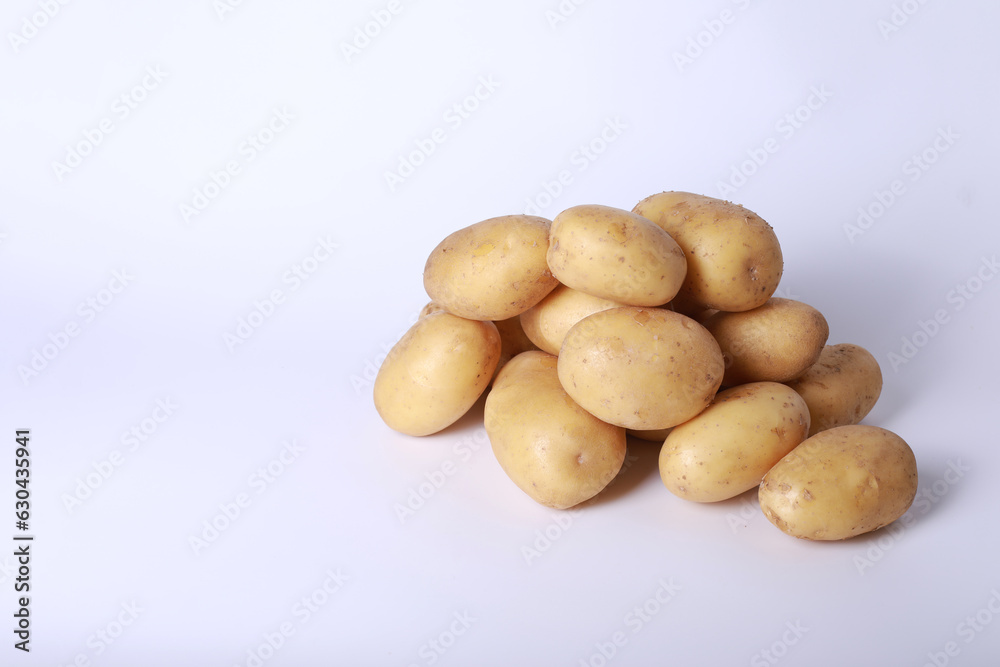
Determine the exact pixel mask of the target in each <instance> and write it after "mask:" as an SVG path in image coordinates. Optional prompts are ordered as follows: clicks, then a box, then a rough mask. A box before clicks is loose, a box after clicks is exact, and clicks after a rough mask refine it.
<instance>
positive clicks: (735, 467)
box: [660, 382, 809, 503]
mask: <svg viewBox="0 0 1000 667" xmlns="http://www.w3.org/2000/svg"><path fill="white" fill-rule="evenodd" d="M808 432H809V408H808V406H806V402H805V401H804V400H802V397H801V396H799V395H798V394H796V393H795V392H794V391H792V390H791V389H790V388H788V387H786V386H785V385H783V384H778V383H777V382H754V383H750V384H744V385H740V386H739V387H733V388H732V389H727V390H725V391H720V392H719V393H718V394H717V395H716V397H715V400H714V401H712V405H710V406H708V408H707V409H705V411H704V412H702V413H701V414H699V415H698V416H697V417H694V418H693V419H691V420H689V421H686V422H684V423H683V424H681V425H679V426H677V427H675V428H674V430H673V431H671V432H670V435H668V436H667V439H666V442H664V443H663V448H662V449H661V450H660V479H661V480H663V484H664V486H666V487H667V489H669V490H670V491H671V492H672V493H673V494H674V495H676V496H679V497H681V498H684V499H685V500H692V501H695V502H700V503H713V502H717V501H720V500H726V499H727V498H733V497H734V496H738V495H739V494H741V493H743V492H744V491H748V490H750V489H752V488H754V487H755V486H757V485H758V484H760V480H761V479H762V478H763V477H764V475H765V474H766V473H767V471H768V470H770V469H771V467H772V466H773V465H774V464H775V463H777V462H778V461H779V460H780V459H781V457H783V456H785V455H786V454H788V452H790V451H792V449H794V448H795V446H796V445H798V444H799V443H801V442H802V441H803V440H805V438H806V434H807V433H808Z"/></svg>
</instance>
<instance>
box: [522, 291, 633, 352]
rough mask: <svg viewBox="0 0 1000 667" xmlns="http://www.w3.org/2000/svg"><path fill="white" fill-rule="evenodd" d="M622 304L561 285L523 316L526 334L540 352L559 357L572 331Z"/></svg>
mask: <svg viewBox="0 0 1000 667" xmlns="http://www.w3.org/2000/svg"><path fill="white" fill-rule="evenodd" d="M621 305H622V304H620V303H617V302H615V301H609V300H608V299H602V298H601V297H599V296H593V295H591V294H587V293H586V292H581V291H580V290H575V289H573V288H572V287H567V286H566V285H562V284H560V285H559V286H558V287H556V288H555V289H554V290H552V291H551V292H549V294H548V296H546V297H545V298H544V299H542V300H541V301H539V302H538V303H537V304H536V305H535V306H533V307H531V308H529V309H528V310H526V311H524V312H523V313H521V315H520V317H521V326H522V327H523V328H524V333H525V335H527V336H528V338H529V339H531V341H532V342H534V344H535V345H537V346H538V347H539V348H540V349H542V350H545V351H546V352H548V353H549V354H559V348H561V347H562V342H563V339H564V338H566V333H567V332H568V331H569V330H570V328H571V327H572V326H573V325H574V324H576V323H577V322H579V321H580V320H582V319H583V318H585V317H587V316H588V315H593V314H594V313H599V312H601V311H602V310H609V309H611V308H618V307H619V306H621Z"/></svg>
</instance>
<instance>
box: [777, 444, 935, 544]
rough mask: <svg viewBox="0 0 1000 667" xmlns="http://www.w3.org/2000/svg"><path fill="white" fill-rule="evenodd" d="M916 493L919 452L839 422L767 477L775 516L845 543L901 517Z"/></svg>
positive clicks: (787, 529)
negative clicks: (915, 452)
mask: <svg viewBox="0 0 1000 667" xmlns="http://www.w3.org/2000/svg"><path fill="white" fill-rule="evenodd" d="M916 493H917V462H916V459H915V458H914V456H913V450H911V449H910V447H909V445H907V444H906V442H905V441H904V440H903V439H902V438H900V437H899V436H898V435H896V434H895V433H893V432H891V431H888V430H886V429H883V428H879V427H877V426H862V425H851V426H838V427H835V428H831V429H828V430H826V431H821V432H820V433H817V434H816V435H814V436H812V437H810V438H807V439H806V440H805V441H804V442H802V444H800V445H799V446H798V447H796V448H795V449H793V450H792V451H791V452H790V453H789V454H788V455H787V456H785V457H784V458H783V459H781V460H780V461H778V463H776V464H775V466H774V467H773V468H771V470H769V471H768V473H767V474H766V475H765V476H764V480H763V481H762V482H761V485H760V490H759V491H758V496H759V498H760V508H761V510H762V511H763V512H764V516H766V517H767V519H768V521H770V522H771V523H773V524H774V525H775V526H777V527H778V528H779V529H780V530H781V531H782V532H784V533H786V534H788V535H791V536H792V537H799V538H804V539H809V540H843V539H847V538H849V537H854V536H856V535H861V534H863V533H867V532H870V531H873V530H876V529H878V528H881V527H882V526H885V525H887V524H890V523H892V522H893V521H895V520H896V519H898V518H899V517H901V516H902V515H903V514H904V513H905V512H906V510H907V509H909V507H910V505H911V504H912V503H913V499H914V497H915V496H916Z"/></svg>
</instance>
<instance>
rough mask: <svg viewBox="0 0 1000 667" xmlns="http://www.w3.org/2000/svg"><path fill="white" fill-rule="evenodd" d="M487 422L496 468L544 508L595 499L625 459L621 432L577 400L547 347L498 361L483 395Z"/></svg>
mask: <svg viewBox="0 0 1000 667" xmlns="http://www.w3.org/2000/svg"><path fill="white" fill-rule="evenodd" d="M485 424H486V434H487V435H488V436H489V439H490V443H491V445H492V448H493V453H494V454H495V455H496V458H497V461H498V462H499V463H500V467H501V468H503V470H504V472H506V473H507V476H508V477H510V478H511V480H513V482H514V483H515V484H516V485H517V486H518V487H520V489H521V490H522V491H524V492H525V493H527V494H528V495H529V496H531V497H532V498H533V499H534V500H535V501H537V502H538V503H541V504H542V505H545V506H547V507H553V508H556V509H565V508H567V507H572V506H574V505H578V504H579V503H582V502H583V501H585V500H588V499H590V498H592V497H594V496H595V495H597V494H598V493H599V492H600V491H601V490H602V489H603V488H604V487H606V486H607V485H608V483H609V482H611V480H612V479H614V478H615V475H617V474H618V471H619V470H620V469H621V467H622V463H623V462H624V461H625V430H624V429H622V428H620V427H618V426H612V425H611V424H607V423H605V422H603V421H601V420H600V419H598V418H597V417H594V416H593V415H591V414H590V413H589V412H587V411H586V410H584V409H583V408H581V407H580V406H579V405H577V404H576V403H575V402H574V401H573V399H572V398H570V397H569V395H568V394H567V393H566V392H565V391H564V390H563V388H562V385H561V384H560V383H559V376H558V372H557V369H556V358H555V357H554V356H552V355H550V354H546V353H545V352H541V351H530V352H524V353H523V354H519V355H518V356H516V357H514V358H513V359H512V360H510V361H509V362H508V363H507V365H506V366H504V368H503V370H502V371H501V372H500V374H499V375H498V376H497V379H496V381H495V382H494V384H493V389H492V390H491V391H490V393H489V395H488V396H487V397H486V410H485Z"/></svg>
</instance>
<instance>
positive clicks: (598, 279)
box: [546, 205, 687, 306]
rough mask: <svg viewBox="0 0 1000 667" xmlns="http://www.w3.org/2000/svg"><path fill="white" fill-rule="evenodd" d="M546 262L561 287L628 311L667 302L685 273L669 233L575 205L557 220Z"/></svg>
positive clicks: (627, 216)
mask: <svg viewBox="0 0 1000 667" xmlns="http://www.w3.org/2000/svg"><path fill="white" fill-rule="evenodd" d="M546 258H547V261H548V264H549V269H551V271H552V274H553V275H554V276H555V277H556V278H558V279H559V282H561V283H563V284H564V285H568V286H570V287H572V288H573V289H577V290H580V291H581V292H586V293H587V294H592V295H594V296H597V297H601V298H602V299H608V300H610V301H615V302H618V303H622V304H626V305H630V306H662V305H663V304H665V303H667V302H668V301H670V300H671V299H672V298H674V295H676V294H677V290H678V289H680V286H681V283H682V282H683V281H684V275H685V273H686V271H687V262H686V260H685V259H684V251H683V250H681V248H680V246H678V245H677V243H676V242H675V241H674V240H673V239H672V238H670V235H669V234H667V233H666V232H664V231H663V230H662V229H660V228H659V227H658V226H657V225H655V224H653V223H652V222H650V221H649V220H647V219H645V218H643V217H642V216H639V215H636V214H634V213H630V212H629V211H625V210H622V209H619V208H612V207H611V206H597V205H584V206H574V207H572V208H568V209H566V210H565V211H563V212H562V213H560V214H559V215H557V216H556V217H555V219H553V220H552V229H551V232H550V234H549V249H548V253H547V255H546Z"/></svg>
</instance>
